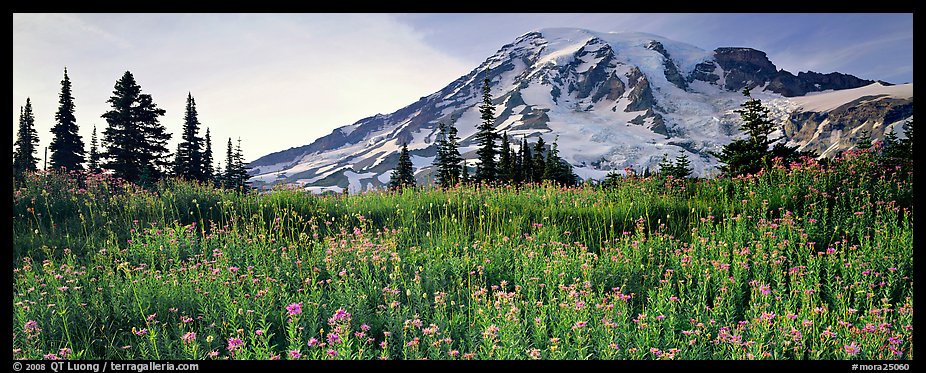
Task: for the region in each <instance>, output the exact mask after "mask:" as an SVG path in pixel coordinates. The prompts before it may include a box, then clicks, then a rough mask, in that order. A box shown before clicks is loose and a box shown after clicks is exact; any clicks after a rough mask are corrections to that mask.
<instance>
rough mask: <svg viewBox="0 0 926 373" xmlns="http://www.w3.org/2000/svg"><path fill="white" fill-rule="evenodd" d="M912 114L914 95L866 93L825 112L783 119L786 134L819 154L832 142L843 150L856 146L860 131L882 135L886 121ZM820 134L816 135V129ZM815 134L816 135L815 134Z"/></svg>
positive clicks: (895, 120)
mask: <svg viewBox="0 0 926 373" xmlns="http://www.w3.org/2000/svg"><path fill="white" fill-rule="evenodd" d="M911 115H913V99H912V98H910V99H897V98H883V97H875V96H865V97H860V98H859V99H857V100H855V101H852V102H849V103H846V104H845V105H842V106H840V107H838V108H836V109H833V110H831V111H828V112H824V113H817V112H795V113H792V114H791V115H790V117H789V118H788V121H787V122H785V123H784V126H783V130H784V134H785V136H786V137H787V138H788V139H790V140H791V141H794V142H798V143H805V144H806V145H805V146H804V148H803V149H802V150H813V151H816V152H817V154H819V155H825V156H831V155H832V154H830V153H827V154H824V152H825V151H826V150H827V149H829V148H830V147H831V146H834V145H835V147H834V149H837V150H843V149H848V148H851V147H852V146H854V145H855V144H856V143H857V142H858V140H859V137H860V135H861V131H863V130H864V131H868V132H869V134H870V136H871V138H875V139H877V138H883V137H884V135H885V131H886V130H887V128H886V126H884V124H890V123H894V122H897V121H900V120H903V119H904V118H908V117H910V116H911ZM818 131H819V134H818V135H817V132H818ZM815 135H816V138H814V136H815Z"/></svg>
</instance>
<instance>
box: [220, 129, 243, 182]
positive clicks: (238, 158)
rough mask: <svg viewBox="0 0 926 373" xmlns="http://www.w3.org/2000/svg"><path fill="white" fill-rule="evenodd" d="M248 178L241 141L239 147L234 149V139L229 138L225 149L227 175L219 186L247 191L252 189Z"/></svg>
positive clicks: (225, 174) (239, 140)
mask: <svg viewBox="0 0 926 373" xmlns="http://www.w3.org/2000/svg"><path fill="white" fill-rule="evenodd" d="M248 178H249V175H248V171H247V169H246V168H245V165H244V154H243V153H242V151H241V139H240V138H239V139H238V146H237V147H235V148H232V139H231V137H229V138H228V145H227V147H226V149H225V173H224V176H223V177H222V180H221V182H220V183H219V184H220V185H224V187H225V188H228V189H247V188H249V187H250V185H249V183H248Z"/></svg>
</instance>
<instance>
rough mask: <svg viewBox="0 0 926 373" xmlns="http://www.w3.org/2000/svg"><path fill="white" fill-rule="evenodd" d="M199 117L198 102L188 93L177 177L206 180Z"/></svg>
mask: <svg viewBox="0 0 926 373" xmlns="http://www.w3.org/2000/svg"><path fill="white" fill-rule="evenodd" d="M199 125H200V123H199V115H198V114H197V112H196V100H194V99H193V94H192V93H187V98H186V112H185V113H184V115H183V135H182V137H181V140H180V144H179V145H178V147H177V170H176V171H177V172H176V174H177V176H178V177H181V178H184V179H188V180H198V181H205V180H206V172H205V170H204V169H203V166H204V165H203V138H202V137H199Z"/></svg>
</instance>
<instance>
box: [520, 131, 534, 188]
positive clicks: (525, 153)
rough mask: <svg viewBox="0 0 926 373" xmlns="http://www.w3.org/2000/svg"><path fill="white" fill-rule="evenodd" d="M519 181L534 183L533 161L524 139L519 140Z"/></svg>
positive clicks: (529, 148) (528, 146)
mask: <svg viewBox="0 0 926 373" xmlns="http://www.w3.org/2000/svg"><path fill="white" fill-rule="evenodd" d="M521 181H523V182H525V183H530V182H532V181H534V159H533V157H531V147H530V145H528V144H527V138H526V137H525V138H523V139H521Z"/></svg>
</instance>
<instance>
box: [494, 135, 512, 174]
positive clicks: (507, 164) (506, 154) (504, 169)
mask: <svg viewBox="0 0 926 373" xmlns="http://www.w3.org/2000/svg"><path fill="white" fill-rule="evenodd" d="M498 154H499V160H498V176H497V178H498V181H500V182H502V183H510V182H512V181H514V164H513V162H514V160H513V157H512V156H511V142H510V141H508V132H505V133H503V134H502V145H501V147H500V148H499V149H498Z"/></svg>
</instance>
